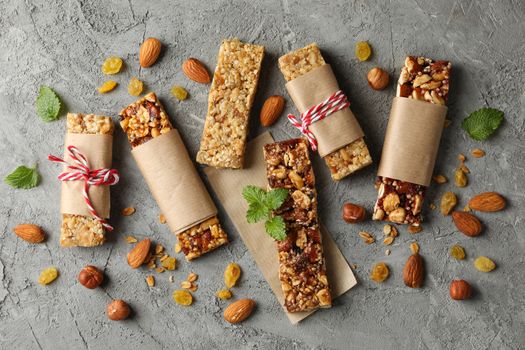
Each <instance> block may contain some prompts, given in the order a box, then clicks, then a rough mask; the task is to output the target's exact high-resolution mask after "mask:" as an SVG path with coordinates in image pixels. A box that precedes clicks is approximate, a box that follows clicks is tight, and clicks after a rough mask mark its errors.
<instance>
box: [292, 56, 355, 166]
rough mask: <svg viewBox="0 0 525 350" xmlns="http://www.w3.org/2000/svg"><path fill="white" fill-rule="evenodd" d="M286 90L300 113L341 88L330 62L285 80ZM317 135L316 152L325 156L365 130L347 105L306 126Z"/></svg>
mask: <svg viewBox="0 0 525 350" xmlns="http://www.w3.org/2000/svg"><path fill="white" fill-rule="evenodd" d="M286 89H287V90H288V94H290V97H291V98H292V100H293V102H294V103H295V106H296V107H297V109H298V110H299V112H300V113H304V112H305V111H306V110H308V108H311V107H312V106H314V105H316V104H319V103H321V102H323V101H324V100H326V99H327V98H328V97H330V95H332V94H333V93H334V92H337V91H339V90H340V88H339V84H337V80H336V79H335V76H334V72H333V71H332V68H331V67H330V65H329V64H325V65H323V66H321V67H318V68H315V69H314V70H312V71H310V72H308V73H306V74H305V75H302V76H300V77H298V78H295V79H294V80H291V81H289V82H288V83H286ZM309 129H310V131H312V132H313V134H314V135H315V137H316V139H317V149H318V152H319V155H320V156H321V157H324V156H326V155H328V154H330V153H332V152H334V151H336V150H338V149H340V148H341V147H344V146H346V145H348V144H350V143H352V142H353V141H355V140H357V139H359V138H361V137H363V136H364V135H365V134H364V133H363V130H362V129H361V126H360V125H359V122H358V121H357V119H356V118H355V116H354V114H353V113H352V111H351V110H350V108H345V109H342V110H340V111H337V112H335V113H332V114H330V115H329V116H328V117H326V118H325V119H323V120H320V121H318V122H315V123H313V124H312V125H310V126H309Z"/></svg>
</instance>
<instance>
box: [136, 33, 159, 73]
mask: <svg viewBox="0 0 525 350" xmlns="http://www.w3.org/2000/svg"><path fill="white" fill-rule="evenodd" d="M161 47H162V44H161V42H160V41H159V40H158V39H155V38H147V39H146V40H144V42H143V43H142V45H140V51H139V63H140V66H141V67H143V68H147V67H151V66H152V65H153V64H154V63H155V62H156V61H157V58H159V55H160V49H161Z"/></svg>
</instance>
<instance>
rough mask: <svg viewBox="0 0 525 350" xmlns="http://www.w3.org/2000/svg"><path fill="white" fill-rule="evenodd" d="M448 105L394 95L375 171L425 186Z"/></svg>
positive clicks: (434, 157)
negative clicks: (379, 160)
mask: <svg viewBox="0 0 525 350" xmlns="http://www.w3.org/2000/svg"><path fill="white" fill-rule="evenodd" d="M446 115H447V107H446V106H440V105H435V104H432V103H428V102H424V101H418V100H413V99H409V98H405V97H395V98H394V101H393V102H392V109H391V110H390V117H389V120H388V125H387V128H386V135H385V142H384V144H383V151H382V153H381V162H380V163H379V169H378V171H377V174H378V175H379V176H383V177H389V178H392V179H396V180H402V181H405V182H411V183H415V184H419V185H423V186H428V185H429V184H430V180H431V178H432V172H433V171H434V164H435V162H436V156H437V152H438V148H439V141H440V139H441V133H442V131H443V125H444V123H445V117H446Z"/></svg>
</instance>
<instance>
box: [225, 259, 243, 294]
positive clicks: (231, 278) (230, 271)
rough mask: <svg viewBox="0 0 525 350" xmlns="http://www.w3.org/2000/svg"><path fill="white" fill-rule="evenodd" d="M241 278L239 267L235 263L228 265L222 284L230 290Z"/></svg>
mask: <svg viewBox="0 0 525 350" xmlns="http://www.w3.org/2000/svg"><path fill="white" fill-rule="evenodd" d="M239 277H241V267H240V266H239V265H237V264H236V263H230V264H228V266H226V270H224V284H225V285H226V287H227V288H232V287H233V286H235V284H236V283H237V280H238V279H239Z"/></svg>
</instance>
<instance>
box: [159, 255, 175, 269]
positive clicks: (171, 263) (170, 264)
mask: <svg viewBox="0 0 525 350" xmlns="http://www.w3.org/2000/svg"><path fill="white" fill-rule="evenodd" d="M160 264H161V265H162V267H164V268H165V269H166V270H169V271H173V270H175V268H177V259H175V258H174V257H172V256H169V257H167V258H166V259H164V260H162V261H161V262H160Z"/></svg>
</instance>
